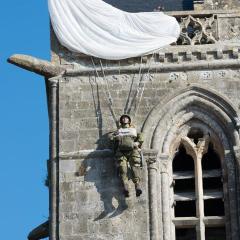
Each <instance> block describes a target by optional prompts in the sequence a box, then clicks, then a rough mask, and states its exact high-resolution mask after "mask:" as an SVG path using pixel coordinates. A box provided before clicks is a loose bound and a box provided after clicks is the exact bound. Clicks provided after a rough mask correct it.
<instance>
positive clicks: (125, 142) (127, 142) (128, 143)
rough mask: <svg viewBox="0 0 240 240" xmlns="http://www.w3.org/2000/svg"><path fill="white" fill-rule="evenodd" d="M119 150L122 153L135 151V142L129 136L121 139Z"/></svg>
mask: <svg viewBox="0 0 240 240" xmlns="http://www.w3.org/2000/svg"><path fill="white" fill-rule="evenodd" d="M118 148H119V150H121V151H132V150H133V149H134V140H133V139H132V138H131V137H129V136H124V137H121V138H120V139H119V145H118Z"/></svg>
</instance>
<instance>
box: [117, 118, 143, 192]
mask: <svg viewBox="0 0 240 240" xmlns="http://www.w3.org/2000/svg"><path fill="white" fill-rule="evenodd" d="M123 117H127V118H128V119H129V124H124V123H122V122H121V119H122V118H123ZM120 123H121V127H120V128H119V129H118V130H117V131H116V132H115V133H114V140H115V157H116V160H117V165H118V170H119V176H120V178H121V180H122V183H123V187H124V194H125V196H126V197H128V196H129V190H128V170H130V171H131V175H132V176H131V177H132V181H133V183H134V184H135V189H136V195H137V196H140V195H141V193H142V190H141V188H140V185H139V183H140V169H141V167H142V161H141V155H140V151H141V145H142V143H143V137H142V135H141V134H140V133H137V130H136V128H135V127H133V126H132V125H131V118H130V117H129V116H128V115H123V116H121V118H120Z"/></svg>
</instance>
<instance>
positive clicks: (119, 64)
mask: <svg viewBox="0 0 240 240" xmlns="http://www.w3.org/2000/svg"><path fill="white" fill-rule="evenodd" d="M118 67H119V70H118V75H119V77H120V75H121V61H120V60H119V61H118Z"/></svg>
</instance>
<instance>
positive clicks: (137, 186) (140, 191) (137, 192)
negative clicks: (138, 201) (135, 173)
mask: <svg viewBox="0 0 240 240" xmlns="http://www.w3.org/2000/svg"><path fill="white" fill-rule="evenodd" d="M135 190H136V196H137V197H139V196H140V195H141V194H142V189H141V187H140V185H139V183H135Z"/></svg>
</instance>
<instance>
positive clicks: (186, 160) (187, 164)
mask: <svg viewBox="0 0 240 240" xmlns="http://www.w3.org/2000/svg"><path fill="white" fill-rule="evenodd" d="M176 171H194V161H193V158H192V157H191V156H189V155H188V154H187V153H186V150H185V148H184V147H183V146H180V147H179V151H178V153H177V154H176V156H175V158H174V160H173V172H176Z"/></svg>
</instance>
